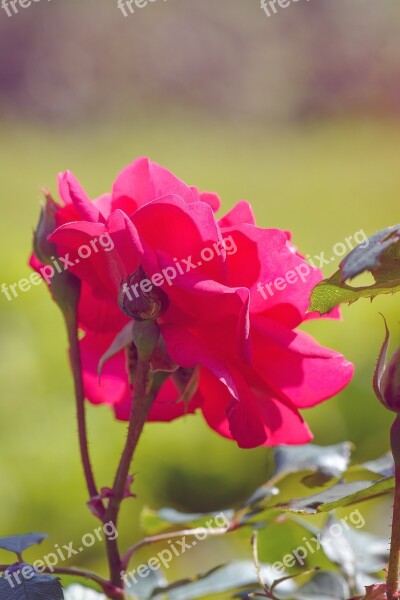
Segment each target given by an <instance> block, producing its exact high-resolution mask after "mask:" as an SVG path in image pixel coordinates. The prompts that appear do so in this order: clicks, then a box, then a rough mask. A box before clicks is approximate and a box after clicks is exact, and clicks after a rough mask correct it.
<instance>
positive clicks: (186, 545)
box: [121, 513, 230, 589]
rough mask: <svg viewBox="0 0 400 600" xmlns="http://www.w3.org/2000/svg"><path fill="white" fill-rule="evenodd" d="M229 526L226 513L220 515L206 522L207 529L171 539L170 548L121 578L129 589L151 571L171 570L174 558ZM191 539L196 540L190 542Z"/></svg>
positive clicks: (125, 573)
mask: <svg viewBox="0 0 400 600" xmlns="http://www.w3.org/2000/svg"><path fill="white" fill-rule="evenodd" d="M229 525H230V523H229V520H228V519H227V517H226V516H225V515H224V513H220V514H218V515H215V516H214V517H213V518H211V519H209V520H208V521H207V522H206V525H205V527H199V528H197V529H193V530H191V531H190V532H188V535H182V537H180V538H178V539H174V540H173V539H169V540H168V548H164V549H163V550H161V551H160V552H158V554H157V555H156V556H152V557H151V558H149V560H148V561H147V563H145V564H141V565H139V566H138V567H137V568H136V569H133V570H132V571H128V572H125V571H122V572H121V577H122V579H123V581H124V582H125V585H126V586H127V588H128V589H129V587H130V586H132V584H136V583H138V578H144V577H148V576H149V575H150V573H151V571H158V570H159V569H160V568H161V566H163V567H164V569H169V567H170V564H171V562H172V561H173V559H174V558H178V557H179V556H182V554H184V553H185V552H186V551H188V550H190V549H192V548H194V547H195V546H196V545H197V543H198V542H202V541H203V540H205V539H206V538H207V537H208V536H209V535H211V534H212V533H213V532H214V531H215V530H214V527H215V526H216V527H217V528H218V530H219V529H220V530H221V532H225V531H227V530H228V529H229ZM189 537H190V538H195V539H194V540H192V541H190V542H189V541H188V538H189Z"/></svg>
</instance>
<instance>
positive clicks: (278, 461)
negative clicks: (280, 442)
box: [275, 442, 352, 484]
mask: <svg viewBox="0 0 400 600" xmlns="http://www.w3.org/2000/svg"><path fill="white" fill-rule="evenodd" d="M351 450H352V444H351V443H350V442H343V443H342V444H335V445H333V446H317V445H316V444H307V445H306V446H296V447H295V448H292V447H290V446H288V447H287V446H281V447H278V448H277V450H276V451H275V477H276V476H282V475H283V474H285V475H286V474H289V473H297V472H299V471H315V472H316V473H318V474H320V475H321V476H322V478H321V483H322V484H323V483H325V482H326V481H329V480H330V479H333V478H334V477H340V476H341V475H342V474H343V473H344V472H345V471H346V469H347V468H348V466H349V462H350V455H351Z"/></svg>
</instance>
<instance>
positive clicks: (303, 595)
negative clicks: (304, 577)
mask: <svg viewBox="0 0 400 600" xmlns="http://www.w3.org/2000/svg"><path fill="white" fill-rule="evenodd" d="M349 594H350V590H349V586H348V585H347V583H346V581H345V580H344V579H343V577H342V576H341V575H339V574H338V573H331V572H328V571H326V572H325V571H321V572H320V573H317V574H316V575H315V576H314V577H313V578H312V579H311V581H309V582H308V583H306V584H305V585H304V586H303V587H302V588H300V590H299V591H298V592H297V593H296V595H295V596H294V597H295V598H296V600H312V599H313V598H314V599H315V600H347V598H348V597H349Z"/></svg>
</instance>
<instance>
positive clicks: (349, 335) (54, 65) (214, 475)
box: [0, 0, 400, 575]
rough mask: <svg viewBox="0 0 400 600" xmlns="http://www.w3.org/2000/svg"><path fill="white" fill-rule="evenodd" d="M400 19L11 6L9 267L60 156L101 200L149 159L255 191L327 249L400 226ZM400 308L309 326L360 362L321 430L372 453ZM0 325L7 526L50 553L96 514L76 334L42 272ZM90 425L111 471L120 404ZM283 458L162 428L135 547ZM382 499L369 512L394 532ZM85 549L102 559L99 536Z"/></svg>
mask: <svg viewBox="0 0 400 600" xmlns="http://www.w3.org/2000/svg"><path fill="white" fill-rule="evenodd" d="M399 19H400V6H399V3H398V0H385V2H376V0H352V1H351V2H349V1H348V0H335V2H332V0H311V2H306V0H299V1H298V2H297V3H293V4H292V5H290V6H289V7H288V8H286V9H280V10H279V12H278V14H276V15H274V16H272V17H270V18H268V17H267V16H266V15H265V13H264V12H263V11H262V10H261V8H260V5H259V1H258V0H218V2H216V1H215V0H201V1H200V0H167V1H165V0H156V1H155V2H153V3H149V4H148V6H147V7H145V8H142V9H138V8H136V9H135V12H134V14H133V15H130V16H128V17H127V18H124V16H123V15H122V13H121V12H120V11H119V9H118V7H117V3H116V0H115V1H114V0H79V2H78V1H74V0H52V1H51V2H48V1H47V0H40V1H38V2H36V3H33V4H32V6H30V7H29V8H25V9H22V8H19V12H18V14H16V15H14V16H12V17H11V18H10V17H8V16H7V14H6V13H5V11H4V10H1V9H0V79H1V81H0V109H1V117H0V152H1V155H0V156H1V158H0V184H1V185H0V190H1V219H0V222H1V225H0V227H1V230H0V231H1V237H0V239H1V265H2V274H1V281H2V282H3V281H4V282H6V283H8V284H10V283H13V282H16V281H18V280H19V279H21V278H23V277H26V276H27V275H29V269H28V267H27V265H26V261H27V257H28V255H29V252H30V245H31V237H32V228H33V226H34V225H35V223H36V220H37V217H38V211H39V201H40V192H39V187H40V186H41V185H44V184H46V185H48V186H49V187H50V189H52V190H53V192H54V193H55V192H56V183H55V177H56V174H57V172H58V171H60V170H65V169H71V170H72V171H73V172H74V173H75V174H76V175H77V176H78V178H79V179H80V180H81V182H82V183H83V185H84V186H85V187H86V189H87V190H88V192H89V193H90V195H91V196H96V195H99V194H100V193H102V192H104V191H108V190H109V189H110V187H111V185H112V181H113V179H114V177H115V175H116V173H117V172H118V171H119V170H120V169H121V168H122V167H123V166H124V165H125V164H127V163H128V162H129V161H131V160H132V159H133V158H135V157H137V156H139V155H148V156H150V157H151V158H152V159H153V160H156V161H158V162H159V163H161V164H163V165H165V166H167V167H169V168H170V169H171V170H173V171H174V172H175V173H176V174H177V175H178V176H180V177H181V178H182V179H184V180H185V181H187V182H188V183H189V184H192V185H197V186H199V187H200V188H202V189H206V190H210V191H216V192H218V193H219V195H220V196H221V198H222V199H223V202H224V210H228V209H229V208H230V207H232V206H233V205H234V203H235V202H237V201H238V200H240V199H242V198H246V199H248V200H250V201H251V202H252V203H253V206H254V209H255V213H256V216H257V219H258V222H259V224H260V225H262V226H264V227H269V226H271V227H281V228H284V229H291V230H292V231H293V234H294V240H295V242H296V244H297V245H298V247H299V248H300V249H301V251H302V252H303V253H304V254H309V255H311V256H314V255H317V254H320V253H321V252H325V253H326V256H327V257H329V258H330V257H331V256H333V254H332V249H333V246H334V245H335V244H336V243H338V242H344V241H345V239H346V238H347V237H348V236H351V235H353V234H354V233H355V232H358V231H360V230H364V231H365V232H366V233H367V234H368V235H370V234H372V233H374V232H375V231H377V230H378V229H380V228H382V227H385V226H387V225H391V224H395V223H397V222H398V220H399V216H398V212H399V208H398V207H399V198H400V169H399V155H400V121H399V116H400V78H399V69H400V38H399V35H398V27H399ZM177 235H179V232H177ZM339 261H340V258H338V257H334V261H333V262H332V263H331V265H329V266H328V267H327V268H325V271H324V272H325V274H326V275H329V274H331V273H332V272H333V271H334V270H335V268H336V267H337V264H338V262H339ZM397 305H398V299H397V297H396V296H395V297H385V298H382V299H379V300H376V301H374V303H373V304H372V305H371V303H370V302H368V301H360V302H359V303H357V304H355V305H353V306H351V307H350V308H344V309H343V321H342V322H340V323H336V322H331V321H324V322H315V323H312V324H309V325H308V327H307V329H308V330H309V331H311V332H312V333H313V334H314V335H315V336H316V337H318V339H319V340H320V341H321V342H322V343H324V344H326V345H329V346H331V347H334V348H336V349H337V350H340V351H342V352H343V353H344V354H345V355H346V356H347V358H349V359H350V360H352V361H353V362H354V363H355V365H356V375H355V378H354V381H353V383H352V384H351V385H350V387H349V388H348V389H347V390H346V391H345V392H343V393H342V394H341V395H340V396H339V397H337V398H335V399H333V400H331V401H329V402H327V403H325V404H323V405H321V406H319V407H317V408H316V409H313V410H312V411H309V412H308V413H307V414H306V418H307V419H308V421H309V422H310V424H311V426H312V429H313V431H314V432H315V439H316V442H317V443H320V444H330V443H336V442H339V441H342V440H344V439H348V440H351V441H352V442H354V444H355V446H356V451H355V456H356V458H358V459H360V460H367V459H370V458H374V457H377V456H378V455H380V454H382V453H384V452H385V451H387V449H388V439H387V438H388V425H389V422H390V417H388V416H387V415H386V414H385V411H384V410H383V409H382V408H381V407H380V405H379V404H378V402H377V401H376V400H375V398H374V396H373V393H372V390H371V376H372V372H373V368H374V365H375V361H376V356H377V353H378V350H379V347H380V344H381V342H382V338H383V333H384V332H383V324H382V320H381V317H379V315H378V312H379V311H380V312H383V313H384V314H385V315H386V317H387V318H388V321H389V324H390V326H391V328H392V330H393V343H394V344H395V343H396V342H398V338H399V324H398V309H397ZM0 332H1V338H0V339H1V342H0V343H1V346H0V356H1V360H0V378H1V402H0V490H1V510H0V535H8V534H13V533H23V532H26V531H31V530H36V531H41V530H43V531H46V532H48V533H49V534H50V535H51V538H50V540H49V541H48V542H45V544H44V545H43V547H42V548H41V549H40V550H39V551H37V550H35V551H34V552H33V553H32V557H33V558H38V557H40V555H41V554H42V553H43V552H46V550H47V551H51V549H52V546H53V545H54V544H55V543H58V544H60V545H62V544H63V543H68V542H69V541H72V540H76V541H79V539H80V538H81V536H82V535H83V534H84V533H86V532H90V531H93V529H94V527H95V526H96V522H95V521H94V520H93V518H92V517H91V515H90V514H89V513H88V511H87V510H86V508H85V499H86V496H85V489H84V486H83V478H82V474H81V469H80V464H79V460H78V451H77V441H76V426H75V421H74V406H73V399H72V385H71V378H70V374H69V369H68V362H67V354H66V338H65V334H64V330H63V324H62V320H61V316H60V314H59V312H58V309H57V308H56V307H55V306H54V305H53V303H52V302H51V300H50V297H49V295H48V293H47V291H46V289H45V288H44V286H40V287H37V288H34V289H32V290H30V291H29V292H26V293H22V292H21V294H20V296H19V297H18V298H17V299H15V300H13V301H12V302H8V301H7V300H6V298H5V296H4V295H1V296H0ZM89 421H90V440H91V448H92V451H93V456H94V464H95V468H96V471H97V473H98V479H99V481H100V482H101V484H102V485H109V484H110V483H111V477H112V474H113V470H114V468H115V464H116V461H117V459H118V457H119V453H120V449H121V447H122V442H123V438H124V435H125V428H124V425H123V424H119V423H115V422H114V420H113V417H112V414H111V412H109V410H108V409H107V408H94V407H89ZM270 469H271V453H270V451H269V450H267V449H258V450H252V451H243V450H239V449H238V448H236V447H235V445H234V443H232V442H229V441H226V440H223V439H220V438H219V437H218V436H217V435H216V434H214V433H213V432H212V431H211V430H209V429H208V428H207V426H206V425H205V424H204V422H203V420H202V417H201V415H198V416H194V417H192V416H191V417H187V418H184V419H182V420H180V421H177V422H175V423H172V424H168V425H164V424H152V425H149V426H148V427H147V428H146V431H145V434H144V438H143V440H142V443H141V446H140V448H139V451H138V453H137V458H136V460H135V464H134V467H133V470H134V472H135V491H136V492H137V493H138V496H139V497H138V499H137V500H136V501H129V502H127V503H126V506H125V509H124V514H123V523H124V527H123V531H121V536H122V537H123V540H124V543H128V542H132V541H134V540H135V539H138V538H139V537H140V535H141V532H140V523H139V521H138V515H139V512H140V509H141V507H142V506H143V505H145V504H146V505H150V506H152V507H154V508H160V507H162V506H172V507H175V508H178V509H181V510H185V511H189V512H193V511H205V510H219V509H223V508H225V507H227V506H231V505H232V504H235V503H238V502H239V501H240V500H242V499H243V498H244V497H246V495H248V494H249V493H250V492H251V491H252V490H253V489H254V488H255V487H256V486H257V485H259V484H261V483H262V482H264V481H265V480H266V479H267V477H268V474H269V472H270ZM382 506H383V507H384V508H383V510H382ZM385 506H386V505H384V504H383V505H382V504H381V505H380V509H379V510H378V509H377V510H376V512H377V514H378V513H379V514H380V520H377V519H374V518H372V516H371V520H370V523H369V525H370V529H373V530H383V528H384V531H383V533H384V534H385V535H386V534H387V529H386V515H385ZM371 510H372V509H371ZM384 526H385V527H384ZM381 532H382V531H381ZM239 545H240V544H239V543H238V544H237V545H235V544H227V542H226V541H223V540H218V541H217V540H214V541H212V542H210V543H208V542H207V543H206V544H205V545H204V546H203V547H202V549H198V551H197V550H196V554H194V551H192V552H193V554H191V557H190V559H189V558H188V559H186V558H185V557H182V559H181V560H180V561H179V563H178V561H176V562H177V563H178V564H176V565H174V570H175V572H176V574H177V575H179V574H180V575H182V574H187V572H188V569H189V570H190V571H193V572H194V571H197V570H200V569H201V568H206V567H207V566H212V565H213V564H215V563H216V562H222V560H223V559H224V560H227V559H229V557H230V556H233V555H238V552H239V554H240V553H241V555H242V556H248V555H249V551H248V547H247V545H241V546H240V548H239ZM236 546H237V547H236ZM28 557H29V554H28ZM193 557H195V560H194V563H195V564H193ZM0 560H1V561H3V560H7V558H6V556H5V555H3V553H0ZM75 562H76V563H78V564H81V565H85V566H87V567H92V568H96V567H99V568H101V569H104V557H103V550H102V548H101V546H100V545H99V544H98V545H96V546H95V547H94V548H93V549H92V550H91V551H90V552H86V553H84V554H82V555H81V556H80V557H78V559H77V560H76V561H75ZM189 562H191V565H188V563H189Z"/></svg>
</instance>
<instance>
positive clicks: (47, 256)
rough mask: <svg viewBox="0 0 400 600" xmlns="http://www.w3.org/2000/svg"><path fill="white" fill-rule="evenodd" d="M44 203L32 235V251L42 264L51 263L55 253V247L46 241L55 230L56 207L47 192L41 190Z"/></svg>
mask: <svg viewBox="0 0 400 600" xmlns="http://www.w3.org/2000/svg"><path fill="white" fill-rule="evenodd" d="M43 192H44V194H45V197H46V203H45V205H44V206H42V209H41V211H40V217H39V223H38V224H37V227H36V229H35V231H34V233H33V251H34V253H35V255H36V257H37V258H38V259H39V260H40V262H42V263H43V264H48V263H50V262H51V258H52V257H54V255H55V253H56V246H55V244H52V243H51V242H49V241H48V237H49V235H50V234H51V233H53V231H54V230H55V228H56V213H57V210H58V205H57V204H56V203H55V202H54V200H53V198H52V197H51V195H50V193H49V191H48V190H46V189H44V190H43Z"/></svg>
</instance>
